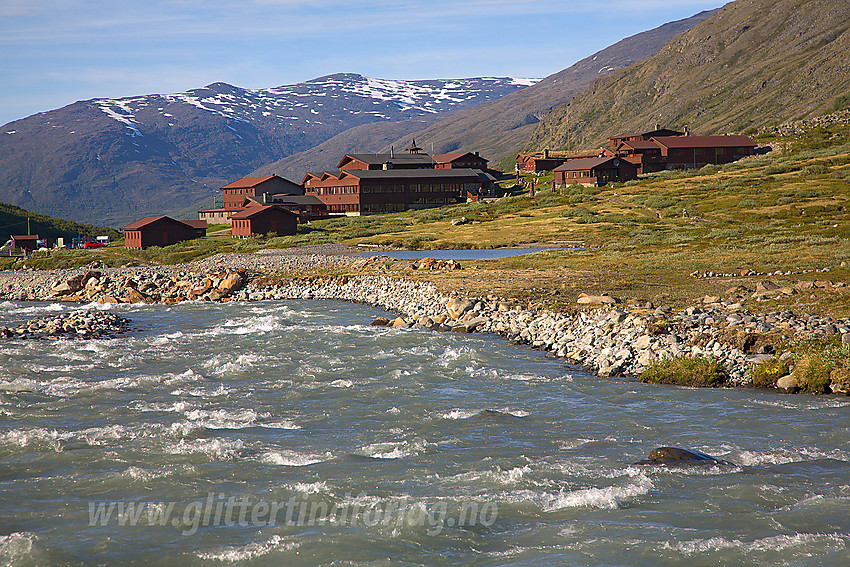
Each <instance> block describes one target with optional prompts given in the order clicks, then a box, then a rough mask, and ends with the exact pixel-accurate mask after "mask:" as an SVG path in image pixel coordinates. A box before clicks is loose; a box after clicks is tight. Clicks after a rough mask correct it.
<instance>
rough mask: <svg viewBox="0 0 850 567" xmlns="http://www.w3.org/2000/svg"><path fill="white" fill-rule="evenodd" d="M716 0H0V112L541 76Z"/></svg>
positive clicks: (2, 119) (17, 114)
mask: <svg viewBox="0 0 850 567" xmlns="http://www.w3.org/2000/svg"><path fill="white" fill-rule="evenodd" d="M722 4H723V2H720V1H717V0H610V1H605V2H600V1H599V0H575V1H566V0H560V1H559V0H512V1H509V0H453V1H444V0H430V1H429V0H419V1H416V2H413V1H406V0H371V1H358V0H349V1H339V0H315V1H304V0H301V1H298V0H144V1H135V0H132V1H128V0H109V1H105V0H0V73H2V77H3V79H2V81H0V124H5V123H7V122H9V121H12V120H15V119H18V118H23V117H25V116H29V115H31V114H34V113H36V112H41V111H45V110H51V109H54V108H59V107H61V106H64V105H66V104H70V103H72V102H74V101H77V100H83V99H89V98H97V97H122V96H133V95H140V94H149V93H173V92H181V91H185V90H188V89H191V88H196V87H201V86H204V85H207V84H209V83H213V82H216V81H224V82H226V83H230V84H233V85H238V86H240V87H246V88H266V87H273V86H278V85H282V84H289V83H296V82H300V81H305V80H309V79H312V78H315V77H320V76H322V75H328V74H331V73H338V72H350V73H360V74H363V75H366V76H370V77H380V78H387V79H428V78H459V77H479V76H511V77H545V76H547V75H550V74H552V73H555V72H557V71H560V70H561V69H564V68H566V67H569V66H570V65H571V64H573V63H575V62H576V61H578V60H579V59H582V58H583V57H586V56H587V55H590V54H591V53H593V52H595V51H598V50H600V49H602V48H604V47H606V46H608V45H610V44H612V43H615V42H617V41H619V40H620V39H622V38H624V37H627V36H630V35H633V34H635V33H638V32H641V31H644V30H647V29H650V28H653V27H656V26H658V25H661V24H663V23H665V22H668V21H672V20H677V19H681V18H686V17H688V16H691V15H693V14H695V13H697V12H699V11H701V10H707V9H712V8H716V7H719V6H721V5H722Z"/></svg>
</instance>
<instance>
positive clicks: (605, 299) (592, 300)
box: [576, 293, 620, 305]
mask: <svg viewBox="0 0 850 567" xmlns="http://www.w3.org/2000/svg"><path fill="white" fill-rule="evenodd" d="M576 303H578V304H579V305H615V304H617V303H620V299H619V298H617V297H614V296H611V295H608V294H607V293H603V294H602V295H587V294H586V293H582V294H581V295H579V296H578V299H577V300H576Z"/></svg>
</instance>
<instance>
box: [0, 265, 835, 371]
mask: <svg viewBox="0 0 850 567" xmlns="http://www.w3.org/2000/svg"><path fill="white" fill-rule="evenodd" d="M240 256H242V255H240ZM244 256H251V257H252V258H251V260H252V261H251V262H250V265H251V267H252V268H253V269H258V270H262V273H256V272H249V271H248V270H246V269H244V268H238V269H233V266H234V265H236V264H244V262H245V260H244V259H242V258H239V259H234V258H233V257H232V256H229V255H222V256H220V257H214V258H210V259H207V260H204V261H202V262H200V263H197V264H195V265H191V264H190V265H185V266H181V267H178V268H134V269H126V268H125V269H121V270H103V271H101V270H88V271H76V272H44V273H30V274H24V275H25V276H26V277H18V274H15V277H13V278H9V277H0V297H3V298H6V299H34V300H53V301H72V302H92V301H94V302H101V303H140V302H144V303H166V304H174V303H178V302H182V301H219V302H225V301H257V300H283V299H336V300H343V301H352V302H358V303H365V304H369V305H374V306H378V307H381V308H384V309H387V310H389V311H392V312H395V313H397V314H398V317H397V318H395V319H394V320H393V321H377V322H376V323H377V324H381V323H383V324H386V325H389V326H392V327H396V328H419V329H426V328H427V329H432V330H442V331H452V332H462V333H471V332H488V333H494V334H497V335H500V336H502V337H505V338H506V339H508V340H511V341H515V342H518V343H522V344H528V345H531V346H533V347H535V348H539V349H542V350H545V351H547V352H550V353H551V354H552V355H554V356H558V357H562V358H564V359H566V360H568V361H569V362H571V363H574V364H577V365H581V366H584V367H586V368H587V369H589V370H591V371H593V372H596V373H597V374H599V375H600V376H615V375H635V376H636V375H640V374H641V372H643V370H645V369H646V368H647V367H648V366H649V365H650V364H652V362H653V361H655V360H658V359H660V358H664V357H677V356H706V357H712V358H715V359H717V360H718V361H719V362H720V363H721V364H722V365H723V367H724V368H725V370H726V372H727V374H728V376H729V380H728V381H727V384H728V385H732V386H749V385H752V379H751V370H752V367H753V365H754V364H757V363H759V362H762V361H764V360H768V359H772V358H773V357H774V356H782V355H783V354H785V353H782V352H775V351H776V348H777V346H778V344H779V343H780V341H781V339H782V338H783V337H788V336H793V335H795V334H797V333H805V334H813V335H833V336H836V335H837V336H840V337H841V340H842V342H843V343H844V344H850V320H836V319H833V318H830V317H817V316H812V315H797V314H795V313H793V312H791V311H783V312H779V313H770V314H755V313H750V312H748V311H747V310H746V309H745V308H744V301H746V299H748V298H749V295H748V294H749V293H750V292H751V290H747V289H746V288H743V287H742V286H739V287H737V288H733V289H730V290H729V291H728V293H727V294H726V299H725V300H723V299H721V298H720V297H705V298H703V300H702V302H701V303H700V304H699V305H696V306H691V307H689V308H687V309H685V310H682V311H674V310H672V309H670V308H669V307H664V306H661V307H655V306H653V305H652V304H649V303H646V304H641V303H637V302H630V303H628V304H625V305H623V304H622V303H620V301H619V300H618V299H617V298H613V297H611V296H607V295H601V296H588V295H584V294H582V296H581V297H580V298H579V300H578V303H579V304H585V305H586V307H582V308H580V309H581V310H577V311H574V312H570V313H553V312H549V311H546V310H542V309H540V308H538V307H536V306H534V305H528V304H519V303H516V302H513V301H509V300H504V299H501V298H498V297H495V296H486V297H479V298H467V297H452V296H448V295H444V294H442V293H439V292H438V291H437V290H436V289H435V288H434V287H433V286H430V285H427V284H423V283H418V282H412V281H409V280H403V279H395V278H391V277H388V276H385V275H381V274H380V269H381V260H380V259H376V260H368V261H367V260H363V259H360V258H352V257H350V256H331V257H327V256H322V255H316V254H301V255H295V254H284V255H280V257H274V256H273V255H260V254H257V255H244ZM328 264H331V265H340V264H347V265H348V271H354V272H359V273H361V275H356V276H334V277H331V276H328V277H303V276H299V275H297V274H299V273H304V272H306V271H307V270H310V269H313V268H316V267H319V266H326V265H328ZM281 266H283V267H281ZM419 267H420V268H421V269H425V268H428V269H435V268H436V269H457V268H458V266H457V264H456V263H446V262H443V263H440V262H437V261H431V262H428V261H427V260H423V261H421V262H420V264H419ZM369 268H371V269H373V270H377V271H378V272H379V273H374V271H373V272H372V273H364V272H366V271H368V269H369ZM267 272H273V273H280V272H284V273H286V274H288V277H283V278H281V277H274V276H271V277H267V276H268V273H267ZM7 276H8V275H7ZM816 283H817V282H815V283H813V284H812V285H816ZM756 287H757V288H759V287H762V288H766V289H765V290H766V291H769V292H771V293H773V292H775V291H776V290H777V289H782V288H781V287H780V286H779V285H778V284H773V283H772V282H768V281H766V282H760V283H759V284H758V285H757V286H756ZM765 290H761V291H765ZM758 291H759V290H758V289H757V292H758Z"/></svg>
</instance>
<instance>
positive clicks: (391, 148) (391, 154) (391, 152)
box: [384, 146, 395, 169]
mask: <svg viewBox="0 0 850 567" xmlns="http://www.w3.org/2000/svg"><path fill="white" fill-rule="evenodd" d="M390 157H391V158H394V157H395V150H394V149H393V147H392V146H390ZM384 169H386V168H384Z"/></svg>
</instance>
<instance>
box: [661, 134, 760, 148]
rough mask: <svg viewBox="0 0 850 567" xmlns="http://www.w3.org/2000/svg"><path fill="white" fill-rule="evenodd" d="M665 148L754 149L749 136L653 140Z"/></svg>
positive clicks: (665, 137) (672, 137)
mask: <svg viewBox="0 0 850 567" xmlns="http://www.w3.org/2000/svg"><path fill="white" fill-rule="evenodd" d="M652 139H653V141H655V142H656V143H658V144H660V145H662V146H664V147H665V148H732V147H741V148H747V147H749V148H754V147H756V145H757V144H756V143H755V142H753V141H752V140H751V139H750V137H749V136H738V135H736V136H659V137H657V138H655V137H654V138H652Z"/></svg>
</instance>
